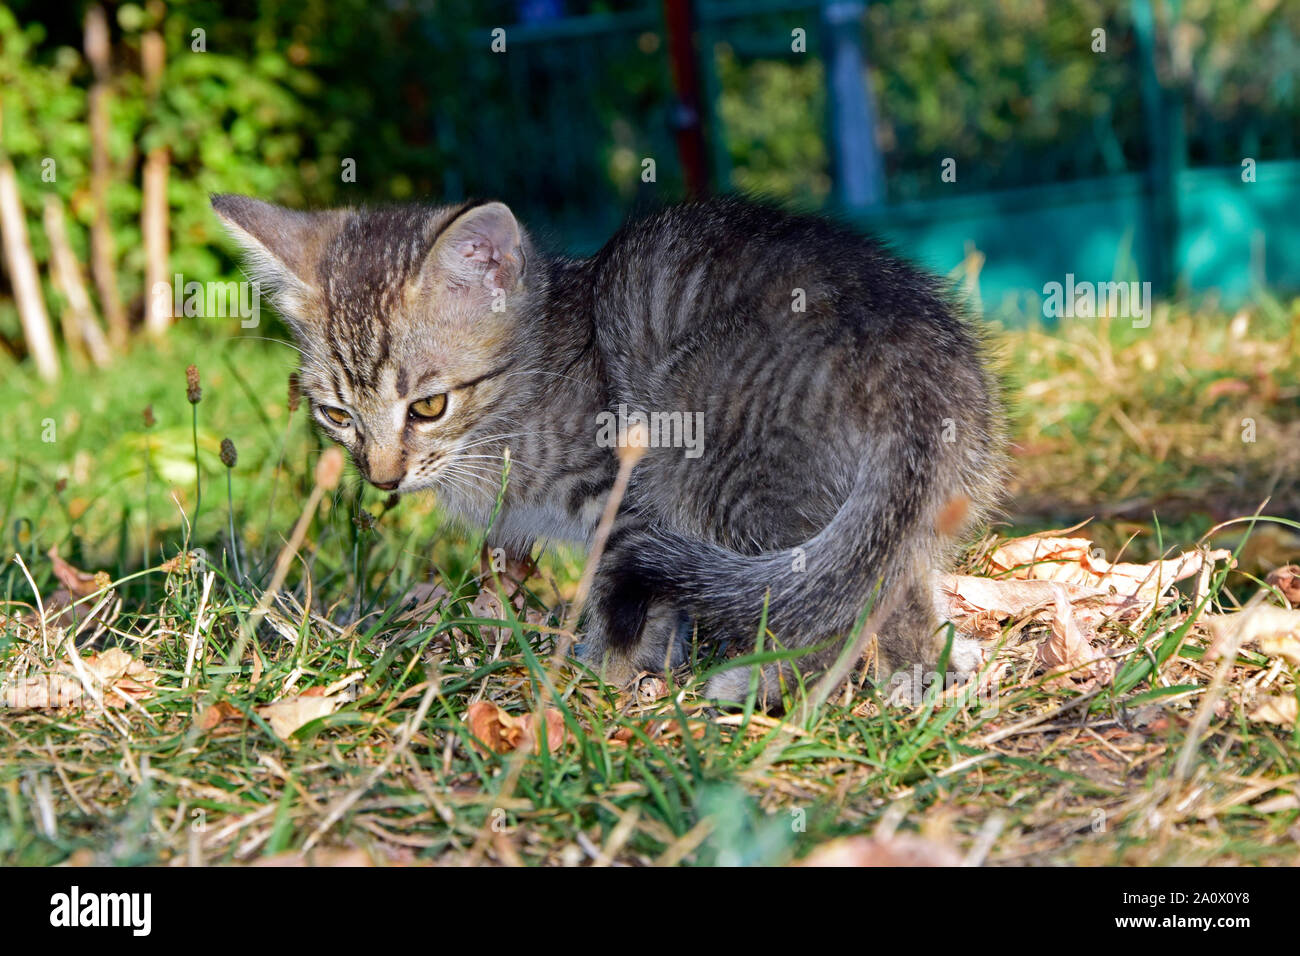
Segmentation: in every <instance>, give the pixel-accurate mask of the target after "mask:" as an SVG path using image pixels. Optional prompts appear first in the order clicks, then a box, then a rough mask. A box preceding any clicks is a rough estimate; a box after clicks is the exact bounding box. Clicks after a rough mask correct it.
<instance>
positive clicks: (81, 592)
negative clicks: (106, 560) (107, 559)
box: [48, 548, 113, 598]
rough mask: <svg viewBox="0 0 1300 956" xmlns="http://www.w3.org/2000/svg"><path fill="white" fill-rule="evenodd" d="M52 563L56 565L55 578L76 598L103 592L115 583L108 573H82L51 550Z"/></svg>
mask: <svg viewBox="0 0 1300 956" xmlns="http://www.w3.org/2000/svg"><path fill="white" fill-rule="evenodd" d="M48 554H49V558H50V563H51V564H52V565H54V576H55V577H56V578H58V580H59V583H60V584H62V585H63V586H64V587H65V588H67V589H68V590H69V591H70V592H71V593H72V594H73V595H74V596H75V597H79V598H83V597H86V596H87V595H89V594H94V593H95V592H96V591H102V590H104V589H105V588H107V587H108V586H109V585H110V584H111V583H112V581H113V579H112V578H110V577H109V576H108V572H107V571H95V572H93V573H91V572H89V571H82V570H81V569H80V568H75V567H73V566H72V565H71V564H69V563H68V562H67V561H64V560H63V559H62V558H61V557H59V552H58V551H57V550H55V549H54V548H50V550H49V552H48Z"/></svg>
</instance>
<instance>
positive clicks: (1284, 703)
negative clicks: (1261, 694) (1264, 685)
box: [1250, 695, 1297, 727]
mask: <svg viewBox="0 0 1300 956" xmlns="http://www.w3.org/2000/svg"><path fill="white" fill-rule="evenodd" d="M1296 716H1297V706H1296V699H1295V695H1289V696H1286V697H1266V698H1264V700H1263V701H1261V702H1260V705H1259V706H1258V707H1256V708H1255V709H1254V710H1253V711H1251V714H1250V719H1251V720H1262V721H1264V722H1266V723H1270V724H1281V725H1283V726H1284V727H1285V726H1290V725H1292V724H1294V723H1295V722H1296Z"/></svg>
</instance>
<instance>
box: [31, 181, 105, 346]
mask: <svg viewBox="0 0 1300 956" xmlns="http://www.w3.org/2000/svg"><path fill="white" fill-rule="evenodd" d="M45 235H46V236H47V237H48V238H49V240H50V277H51V278H52V279H53V280H54V285H55V287H56V288H57V289H58V290H59V294H60V295H62V296H63V298H64V299H65V300H66V301H67V308H66V309H64V321H63V337H64V339H65V340H66V341H67V343H68V347H69V348H80V349H82V350H83V351H84V352H85V353H86V354H87V355H89V356H90V360H91V361H92V362H94V363H95V364H96V365H98V366H99V367H100V368H103V367H104V366H105V365H107V364H108V363H109V362H110V361H111V359H112V355H111V353H110V349H109V347H108V339H107V338H105V337H104V330H103V329H101V328H100V327H99V319H98V318H97V317H96V315H95V307H94V305H93V304H92V303H91V301H90V294H89V293H88V292H87V291H86V279H85V276H84V275H83V274H82V271H81V263H80V262H78V261H77V256H76V253H74V252H73V251H72V245H71V244H70V243H69V242H68V231H67V228H66V227H65V226H64V220H63V203H62V201H60V199H59V197H58V196H57V195H55V194H54V193H46V194H45Z"/></svg>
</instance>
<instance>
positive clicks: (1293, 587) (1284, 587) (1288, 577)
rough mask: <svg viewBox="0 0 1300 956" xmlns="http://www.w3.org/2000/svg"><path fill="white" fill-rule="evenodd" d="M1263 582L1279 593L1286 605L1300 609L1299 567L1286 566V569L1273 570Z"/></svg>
mask: <svg viewBox="0 0 1300 956" xmlns="http://www.w3.org/2000/svg"><path fill="white" fill-rule="evenodd" d="M1264 580H1265V581H1267V582H1268V583H1269V584H1271V585H1272V586H1273V587H1275V588H1277V589H1278V590H1279V591H1281V592H1282V596H1283V597H1284V598H1286V599H1287V603H1288V604H1290V605H1291V606H1292V607H1300V567H1297V566H1296V565H1294V564H1288V565H1287V566H1286V567H1282V568H1274V569H1273V570H1272V571H1270V572H1268V577H1266V578H1265V579H1264Z"/></svg>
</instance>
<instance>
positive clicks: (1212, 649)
mask: <svg viewBox="0 0 1300 956" xmlns="http://www.w3.org/2000/svg"><path fill="white" fill-rule="evenodd" d="M1201 623H1202V624H1204V625H1205V627H1206V629H1207V630H1208V631H1209V632H1210V637H1211V640H1210V646H1209V647H1208V648H1207V649H1206V651H1205V656H1206V658H1207V659H1209V660H1217V659H1218V658H1219V657H1220V655H1222V654H1223V651H1224V648H1226V647H1227V646H1228V642H1229V641H1230V640H1231V639H1232V637H1233V634H1234V632H1235V631H1236V629H1237V628H1238V627H1240V628H1241V643H1242V644H1254V645H1255V646H1257V647H1258V648H1259V649H1260V650H1261V651H1262V652H1263V653H1265V654H1269V655H1271V656H1273V657H1281V658H1283V659H1284V660H1286V661H1289V662H1290V663H1292V664H1295V665H1297V666H1300V610H1294V609H1292V608H1284V607H1273V606H1272V605H1270V604H1261V605H1260V606H1259V607H1254V608H1251V609H1250V610H1247V611H1236V612H1234V613H1232V614H1207V615H1205V616H1204V617H1202V618H1201Z"/></svg>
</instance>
